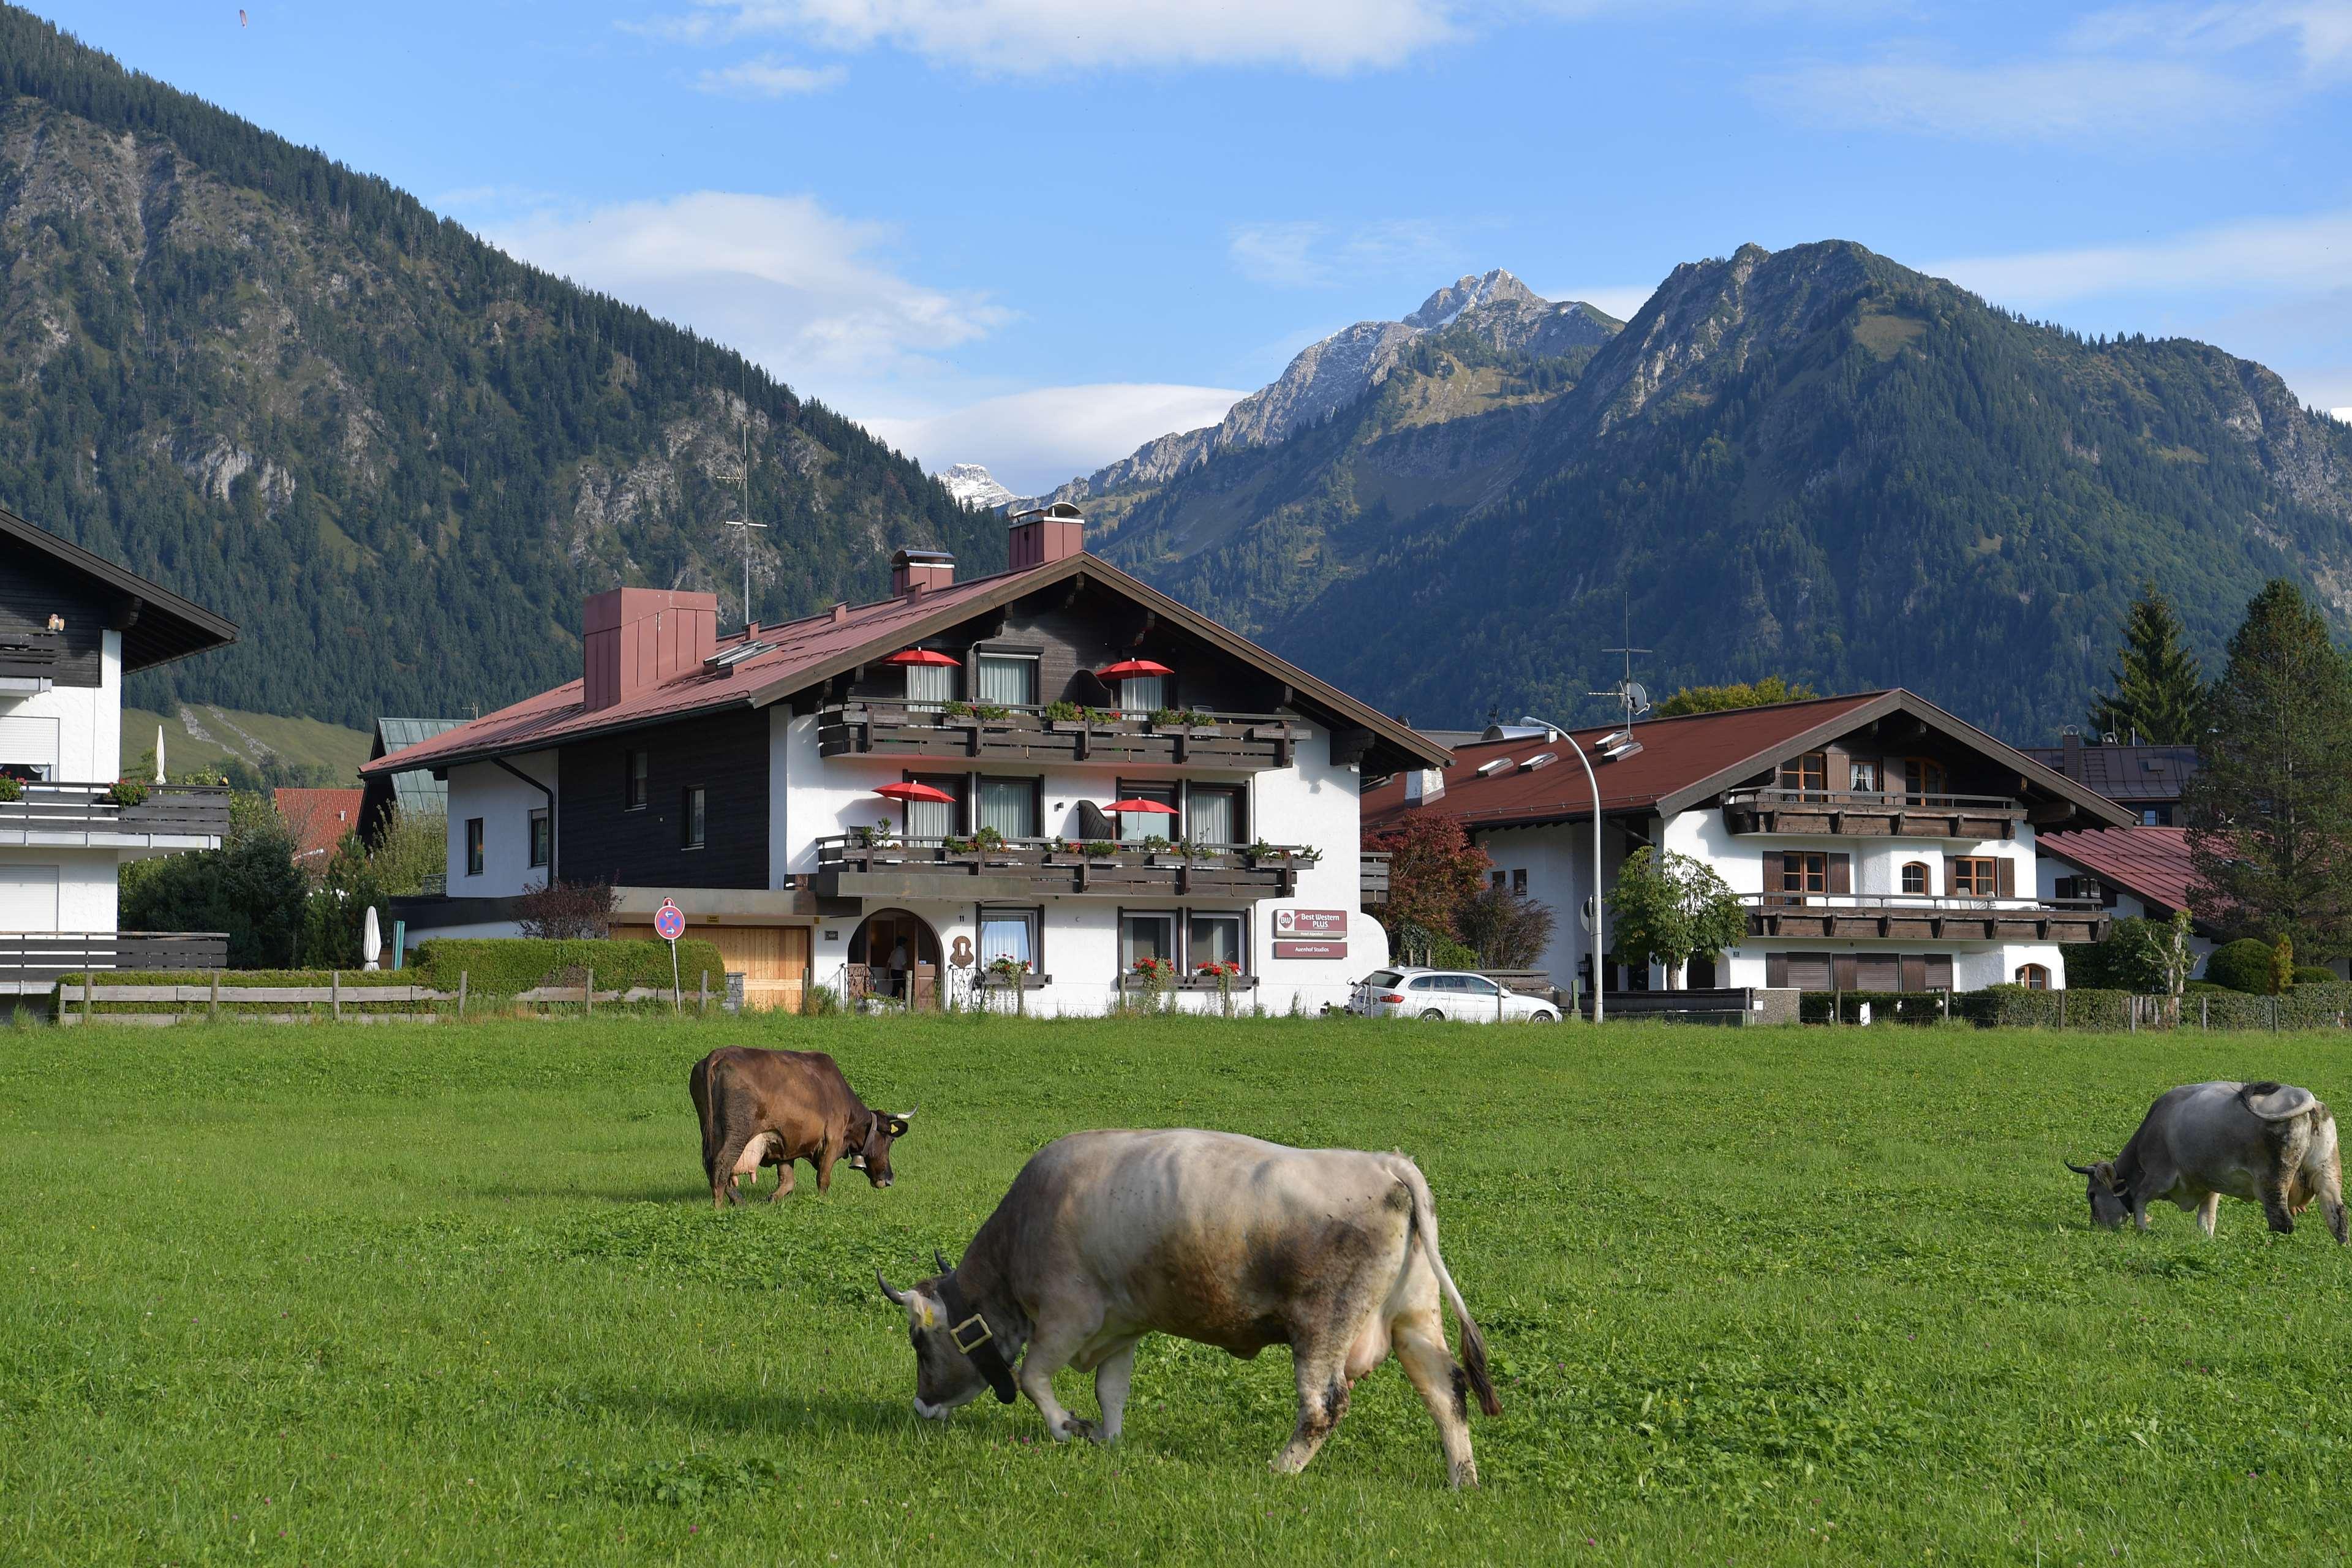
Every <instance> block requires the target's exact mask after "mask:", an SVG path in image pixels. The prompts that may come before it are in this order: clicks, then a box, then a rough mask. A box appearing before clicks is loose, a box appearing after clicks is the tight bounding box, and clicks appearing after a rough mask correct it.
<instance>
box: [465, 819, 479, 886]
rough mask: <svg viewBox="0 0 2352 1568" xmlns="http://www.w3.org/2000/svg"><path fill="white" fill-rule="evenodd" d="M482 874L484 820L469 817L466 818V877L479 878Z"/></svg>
mask: <svg viewBox="0 0 2352 1568" xmlns="http://www.w3.org/2000/svg"><path fill="white" fill-rule="evenodd" d="M481 874H482V819H481V818H480V817H478V816H469V817H467V818H466V875H467V876H468V877H478V876H480V875H481Z"/></svg>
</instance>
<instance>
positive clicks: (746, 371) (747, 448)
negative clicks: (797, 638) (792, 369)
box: [721, 360, 768, 642]
mask: <svg viewBox="0 0 2352 1568" xmlns="http://www.w3.org/2000/svg"><path fill="white" fill-rule="evenodd" d="M741 365H742V377H743V384H742V393H741V396H742V401H743V492H742V494H743V499H742V508H743V515H742V516H740V517H730V518H729V519H728V520H727V521H726V522H725V523H723V524H721V526H722V527H726V528H740V529H741V530H742V531H743V640H744V641H745V642H749V641H751V531H752V530H753V529H755V528H765V527H767V526H768V525H767V524H766V523H764V522H753V521H751V363H750V362H749V361H748V360H747V361H743V362H741Z"/></svg>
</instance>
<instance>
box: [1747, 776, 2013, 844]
mask: <svg viewBox="0 0 2352 1568" xmlns="http://www.w3.org/2000/svg"><path fill="white" fill-rule="evenodd" d="M1723 817H1724V823H1725V826H1727V827H1729V828H1730V829H1731V831H1732V832H1734V833H1830V834H1839V835H1843V836H1847V837H1859V838H1959V839H1967V840H1969V841H1970V842H1978V841H1981V840H1984V839H1988V838H2014V837H2017V825H2018V824H2019V823H2021V822H2022V821H2024V820H2025V817H2026V812H2025V804H2024V802H2022V801H2020V800H2015V799H2011V798H2010V797H2008V796H2006V795H1904V794H1900V793H1895V792H1877V791H1850V790H1795V789H1741V790H1733V791H1731V792H1730V793H1729V794H1727V795H1725V796H1724V797H1723Z"/></svg>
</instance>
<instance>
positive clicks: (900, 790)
mask: <svg viewBox="0 0 2352 1568" xmlns="http://www.w3.org/2000/svg"><path fill="white" fill-rule="evenodd" d="M874 793H875V794H876V795H887V796H888V797H889V798H890V799H892V800H934V801H939V802H941V803H943V804H945V805H954V804H955V796H953V795H950V794H949V793H948V792H947V791H945V790H943V789H940V788H939V787H938V786H937V785H934V784H884V785H883V786H882V787H881V788H880V789H877V790H876V791H875V792H874Z"/></svg>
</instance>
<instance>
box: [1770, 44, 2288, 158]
mask: <svg viewBox="0 0 2352 1568" xmlns="http://www.w3.org/2000/svg"><path fill="white" fill-rule="evenodd" d="M1751 89H1752V90H1754V91H1755V92H1756V94H1757V95H1758V96H1759V98H1761V99H1763V100H1764V101H1765V102H1767V103H1768V104H1770V105H1773V106H1775V107H1778V108H1780V109H1781V110H1786V111H1788V112H1790V113H1792V114H1795V115H1797V116H1799V117H1800V118H1801V119H1804V120H1808V121H1812V122H1813V123H1816V124H1821V125H1829V126H1844V127H1858V128H1864V129H1869V130H1876V131H1906V132H1922V133H1925V134H1928V135H1937V136H1951V137H1958V138H1962V139H1965V140H1970V141H1987V142H2044V141H2053V140H2065V141H2072V140H2081V139H2084V138H2089V137H2096V138H2099V139H2101V140H2124V141H2129V142H2165V141H2172V140H2177V139H2179V138H2182V137H2186V136H2190V135H2193V134H2195V133H2196V132H2199V131H2200V129H2202V128H2203V127H2205V126H2207V125H2209V124H2210V123H2212V122H2213V121H2218V120H2231V119H2236V118H2240V117H2242V116H2245V115H2248V114H2252V113H2257V112H2262V111H2263V110H2266V109H2267V108H2269V107H2272V106H2273V105H2274V104H2275V101H2276V100H2275V99H2274V98H2273V96H2272V95H2270V94H2268V93H2266V92H2264V91H2263V90H2262V89H2260V88H2258V87H2257V86H2255V85H2254V84H2252V83H2248V82H2241V81H2239V80H2236V79H2231V78H2229V77H2224V76H2221V75H2219V74H2216V73H2214V72H2212V71H2210V70H2208V69H2207V68H2204V67H2201V66H2198V65H2193V64H2189V63H2187V62H2184V61H2179V60H2168V59H2140V60H2117V59H2112V58H2074V59H2055V60H2027V61H2020V62H2012V63H2007V64H2000V65H1991V66H1954V65H1947V64H1943V63H1941V62H1937V61H1928V60H1917V61H1910V60H1882V61H1864V62H1855V63H1849V64H1837V65H1815V66H1807V67H1804V68H1801V69H1797V70H1793V71H1785V72H1781V73H1779V74H1777V75H1769V76H1764V77H1759V78H1758V79H1756V80H1755V81H1754V82H1753V83H1751Z"/></svg>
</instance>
